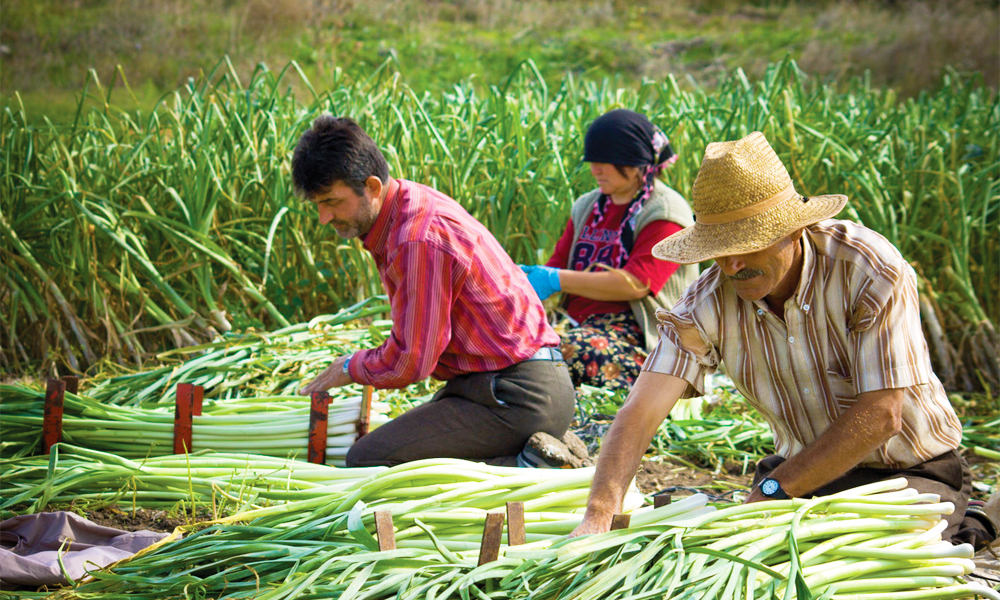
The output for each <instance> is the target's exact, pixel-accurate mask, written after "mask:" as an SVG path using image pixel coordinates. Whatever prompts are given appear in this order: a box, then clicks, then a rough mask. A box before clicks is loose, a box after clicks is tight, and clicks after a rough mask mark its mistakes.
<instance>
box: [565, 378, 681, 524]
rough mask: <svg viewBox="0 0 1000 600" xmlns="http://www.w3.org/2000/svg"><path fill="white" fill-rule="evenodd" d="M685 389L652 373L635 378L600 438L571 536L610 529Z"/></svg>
mask: <svg viewBox="0 0 1000 600" xmlns="http://www.w3.org/2000/svg"><path fill="white" fill-rule="evenodd" d="M687 388H688V382H686V381H684V380H683V379H681V378H679V377H674V376H673V375H665V374H663V373H655V372H652V371H643V372H642V373H640V374H639V377H638V378H637V379H636V380H635V384H634V385H633V386H632V391H631V392H629V395H628V400H626V401H625V405H624V406H622V408H621V410H619V411H618V414H617V415H616V416H615V422H614V423H613V424H612V425H611V429H610V430H608V433H607V435H606V436H605V438H604V443H603V444H602V446H601V452H600V455H599V457H598V459H597V472H596V473H595V474H594V481H593V483H592V484H591V486H590V498H589V500H588V501H587V511H586V513H585V514H584V516H583V521H582V522H581V523H580V525H579V526H578V527H577V528H576V529H575V530H574V531H573V534H572V535H582V534H587V533H600V532H603V531H608V529H610V528H611V517H612V516H614V514H615V513H617V512H619V511H620V510H621V508H622V501H623V500H624V498H625V492H626V490H627V489H628V485H629V483H630V482H631V481H632V478H633V477H634V476H635V473H636V470H637V469H638V467H639V461H640V460H642V455H643V454H644V453H645V451H646V448H648V447H649V442H650V440H652V439H653V435H654V434H655V433H656V430H657V428H658V427H659V426H660V423H662V422H663V419H665V418H667V415H668V414H670V410H671V409H672V408H673V407H674V404H676V403H677V400H678V399H679V398H680V397H681V395H682V394H683V393H684V391H685V390H687Z"/></svg>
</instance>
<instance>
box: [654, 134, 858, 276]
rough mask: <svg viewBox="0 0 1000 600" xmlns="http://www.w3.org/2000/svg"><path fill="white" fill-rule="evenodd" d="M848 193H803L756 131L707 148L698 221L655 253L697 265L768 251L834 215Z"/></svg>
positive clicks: (696, 197) (698, 184) (697, 193)
mask: <svg viewBox="0 0 1000 600" xmlns="http://www.w3.org/2000/svg"><path fill="white" fill-rule="evenodd" d="M846 203H847V196H843V195H839V194H832V195H828V196H811V197H809V198H804V197H802V196H800V195H799V194H798V193H797V192H796V191H795V187H794V186H793V185H792V178H791V177H789V176H788V171H787V170H786V169H785V166H784V165H782V164H781V159H779V158H778V155H777V154H775V153H774V150H773V149H772V148H771V145H770V144H768V143H767V140H766V139H765V138H764V134H762V133H761V132H759V131H755V132H753V133H751V134H750V135H748V136H746V137H745V138H743V139H741V140H736V141H733V142H715V143H712V144H709V145H708V147H707V148H705V158H704V159H703V160H702V162H701V168H700V169H699V170H698V177H697V178H696V179H695V182H694V190H693V192H692V194H691V208H692V209H693V210H694V215H695V224H694V225H693V226H691V227H688V228H686V229H684V230H682V231H679V232H677V233H675V234H674V235H672V236H670V237H668V238H666V239H664V240H662V241H661V242H660V243H658V244H656V246H654V247H653V256H655V257H656V258H659V259H663V260H669V261H673V262H676V263H680V264H691V263H697V262H702V261H705V260H710V259H713V258H717V257H720V256H731V255H734V254H749V253H751V252H756V251H758V250H763V249H764V248H767V247H768V246H770V245H772V244H774V243H776V242H778V241H779V240H780V239H781V238H783V237H785V236H787V235H789V234H790V233H792V232H794V231H795V230H797V229H799V228H801V227H805V226H806V225H811V224H813V223H816V222H818V221H822V220H823V219H829V218H830V217H833V216H834V215H836V214H837V213H839V212H840V209H842V208H844V205H845V204H846Z"/></svg>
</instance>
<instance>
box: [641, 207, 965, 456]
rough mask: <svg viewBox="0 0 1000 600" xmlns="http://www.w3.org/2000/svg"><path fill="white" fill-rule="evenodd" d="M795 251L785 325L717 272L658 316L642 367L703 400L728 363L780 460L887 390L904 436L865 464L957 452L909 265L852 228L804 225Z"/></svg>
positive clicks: (874, 237) (956, 428) (956, 432)
mask: <svg viewBox="0 0 1000 600" xmlns="http://www.w3.org/2000/svg"><path fill="white" fill-rule="evenodd" d="M802 248H803V260H802V275H801V278H800V279H799V284H798V288H797V289H796V291H795V293H794V294H793V295H792V297H791V298H789V299H788V300H787V301H786V302H785V318H784V319H779V318H778V317H777V316H776V315H775V314H774V313H773V312H771V310H770V309H769V308H768V306H767V303H766V302H764V301H757V302H748V301H745V300H742V299H740V297H739V296H738V295H737V294H736V290H735V288H733V286H732V284H730V283H729V280H728V279H727V278H726V277H725V276H724V275H723V274H722V271H721V270H720V269H719V267H718V265H713V266H712V267H711V268H710V269H708V270H707V271H705V272H704V273H702V275H701V277H700V278H699V279H698V280H697V281H695V282H694V283H693V284H691V286H690V287H688V289H687V290H686V291H685V292H684V295H683V296H682V297H681V299H680V300H679V301H678V302H677V304H676V305H675V306H674V308H673V310H672V311H671V312H666V311H659V312H658V313H657V317H658V318H659V320H660V327H659V329H660V341H659V343H658V344H657V346H656V348H655V349H654V351H653V353H652V354H650V355H649V357H648V358H647V359H646V361H645V363H644V364H643V369H644V370H648V371H654V372H658V373H667V374H670V375H675V376H677V377H680V378H681V379H684V380H686V381H687V382H688V383H690V384H691V385H692V386H693V387H694V388H695V390H697V392H699V393H702V392H703V391H704V389H703V384H704V382H703V378H704V375H705V374H706V373H707V372H710V371H714V370H715V369H716V368H718V367H719V364H720V362H721V363H724V364H725V368H726V371H727V373H728V374H729V376H730V377H731V378H732V380H733V383H734V384H735V385H736V388H737V389H738V390H739V391H740V393H742V394H743V395H744V396H745V397H746V398H747V400H748V401H749V402H750V404H752V405H753V406H754V408H756V409H757V410H759V411H760V413H761V414H762V415H763V416H764V418H765V419H766V420H767V422H768V424H770V426H771V429H772V430H773V432H774V443H775V453H776V454H778V455H780V456H784V457H786V458H787V457H790V456H794V455H795V454H798V453H799V452H800V451H801V450H802V449H803V447H805V446H806V445H808V444H810V443H811V442H813V441H814V440H816V438H818V437H819V436H820V435H822V434H823V432H824V431H826V429H827V428H828V427H829V426H830V425H831V424H832V423H833V422H834V420H836V419H837V418H838V417H839V416H840V415H841V414H843V413H844V412H845V411H847V410H848V409H849V408H850V407H851V406H853V405H854V403H855V402H856V401H857V397H858V395H859V394H863V393H865V392H871V391H876V390H883V389H890V388H902V389H903V390H904V396H905V403H904V406H903V430H902V432H901V433H900V434H898V435H896V436H894V437H893V438H892V439H890V440H889V441H888V442H887V443H886V444H885V445H883V446H882V447H881V448H879V449H877V450H876V451H875V452H873V453H872V454H871V455H870V456H868V457H867V458H866V459H865V460H864V461H863V462H862V464H863V465H865V466H875V467H878V466H884V467H892V468H906V467H911V466H913V465H915V464H918V463H921V462H924V461H926V460H928V459H930V458H933V457H935V456H938V455H940V454H943V453H944V452H947V451H948V450H951V449H953V448H957V447H958V444H959V442H960V441H961V439H962V426H961V424H960V422H959V420H958V417H957V416H956V415H955V411H954V410H953V409H952V407H951V404H950V403H949V401H948V396H947V395H946V394H945V391H944V388H943V387H942V385H941V382H940V381H939V380H938V378H937V376H936V375H934V372H933V371H932V370H931V362H930V353H929V352H928V350H927V343H926V342H925V340H924V336H923V332H922V330H921V328H920V314H919V305H918V302H917V278H916V275H915V274H914V272H913V269H912V268H911V267H910V265H909V264H907V262H906V261H905V260H904V259H903V257H902V256H901V255H900V253H899V251H898V250H897V249H896V247H895V246H893V245H892V244H890V243H889V242H888V241H887V240H886V239H885V238H883V237H882V236H881V235H879V234H878V233H876V232H874V231H872V230H870V229H867V228H865V227H863V226H861V225H858V224H856V223H851V222H849V221H835V220H828V221H822V222H820V223H816V224H815V225H810V226H809V227H806V229H805V232H804V234H803V236H802ZM689 392H690V390H689Z"/></svg>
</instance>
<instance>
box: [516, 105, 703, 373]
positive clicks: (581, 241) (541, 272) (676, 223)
mask: <svg viewBox="0 0 1000 600" xmlns="http://www.w3.org/2000/svg"><path fill="white" fill-rule="evenodd" d="M583 146H584V155H583V160H584V161H586V162H589V163H590V172H591V174H593V176H594V178H595V179H596V180H597V185H598V188H597V189H595V190H592V191H590V192H588V193H586V194H584V195H583V196H581V197H580V198H578V199H577V200H576V201H575V202H574V203H573V207H572V209H571V211H570V220H569V222H568V223H567V224H566V229H565V231H563V234H562V237H560V239H559V241H558V242H557V243H556V248H555V251H554V252H553V254H552V257H551V258H550V259H549V260H548V262H546V263H545V266H524V265H522V267H521V268H522V269H523V270H524V271H525V273H527V275H528V280H529V281H530V282H531V285H532V287H533V288H534V289H535V292H536V293H538V296H539V297H540V298H541V299H542V300H545V299H546V298H548V297H549V296H551V295H552V294H554V293H556V292H559V291H561V292H564V293H565V297H564V298H563V306H564V307H565V309H566V312H567V313H568V314H569V316H570V318H571V319H573V321H575V322H576V323H577V325H576V326H574V327H573V328H571V329H569V330H567V331H566V332H565V333H564V334H563V335H562V342H563V343H562V353H563V357H564V358H565V359H566V362H567V364H568V365H569V368H570V375H571V376H572V378H573V384H574V385H577V386H579V385H580V384H581V383H585V384H588V385H593V386H602V387H606V388H611V389H627V388H628V387H629V386H631V385H632V382H633V381H634V380H635V378H636V377H637V376H638V374H639V370H640V368H641V367H642V361H643V360H644V359H645V357H646V355H647V353H648V352H649V350H651V349H652V347H653V346H654V345H655V344H656V339H657V332H656V317H655V310H656V308H658V307H664V308H670V307H672V306H673V304H674V302H676V301H677V298H679V297H680V293H681V292H682V291H683V290H684V288H685V287H687V285H688V284H689V283H691V282H692V281H694V280H695V279H696V278H697V276H698V268H697V265H677V264H676V263H671V262H666V261H661V260H657V259H655V258H653V255H652V253H651V251H652V248H653V245H655V244H656V243H657V242H659V241H660V240H662V239H663V238H665V237H667V236H669V235H672V234H673V233H676V232H677V231H680V230H681V229H683V228H684V227H688V226H690V225H692V224H694V217H693V216H692V214H691V208H690V207H689V206H688V204H687V202H686V201H685V200H684V198H682V197H681V195H680V194H678V193H677V192H675V191H674V190H672V189H670V188H669V187H667V186H666V185H665V184H664V183H663V182H662V181H660V180H659V179H657V175H658V174H659V173H660V171H661V170H662V169H663V168H664V167H666V166H667V165H669V164H671V163H673V162H674V161H675V160H676V156H675V155H674V152H673V149H672V148H671V147H670V143H669V142H668V140H667V137H666V136H665V135H664V134H663V132H662V131H660V130H659V129H658V128H656V127H655V126H654V125H653V124H652V123H650V121H649V119H647V118H646V117H645V116H643V115H641V114H639V113H636V112H634V111H631V110H627V109H617V110H612V111H611V112H608V113H605V114H604V115H601V116H600V117H598V118H597V119H596V120H595V121H594V122H593V123H592V124H591V125H590V127H589V128H588V129H587V134H586V136H585V137H584V142H583Z"/></svg>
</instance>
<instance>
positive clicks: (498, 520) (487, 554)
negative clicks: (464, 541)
mask: <svg viewBox="0 0 1000 600" xmlns="http://www.w3.org/2000/svg"><path fill="white" fill-rule="evenodd" d="M501 537H503V513H502V512H491V513H486V524H485V525H484V526H483V541H482V543H481V544H480V546H479V565H480V566H481V565H485V564H486V563H488V562H493V561H495V560H496V559H497V558H498V557H499V556H500V538H501Z"/></svg>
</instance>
